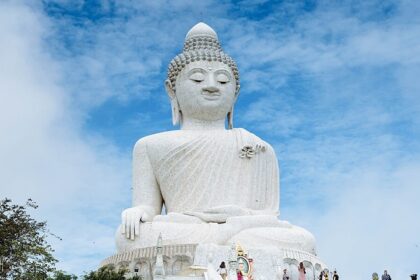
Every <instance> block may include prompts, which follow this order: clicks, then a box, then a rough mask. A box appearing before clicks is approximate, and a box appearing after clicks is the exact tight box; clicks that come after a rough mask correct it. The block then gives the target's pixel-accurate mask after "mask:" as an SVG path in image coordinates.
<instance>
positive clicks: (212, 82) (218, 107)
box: [175, 61, 236, 121]
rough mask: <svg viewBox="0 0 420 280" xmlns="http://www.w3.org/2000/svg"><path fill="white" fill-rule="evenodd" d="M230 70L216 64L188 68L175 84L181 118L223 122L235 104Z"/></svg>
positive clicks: (209, 63) (234, 84)
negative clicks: (221, 120)
mask: <svg viewBox="0 0 420 280" xmlns="http://www.w3.org/2000/svg"><path fill="white" fill-rule="evenodd" d="M235 91H236V81H235V77H234V76H233V73H232V70H231V69H230V68H229V66H227V65H226V64H224V63H222V62H218V61H195V62H191V63H189V64H187V65H186V66H185V68H184V69H182V71H181V72H180V74H179V76H178V78H177V80H176V93H175V95H176V98H177V99H178V103H179V106H180V110H181V112H182V116H183V118H194V119H199V120H205V121H214V120H220V119H224V118H225V117H226V115H227V113H228V112H229V111H230V109H231V107H232V106H233V104H234V103H235V101H236V92H235Z"/></svg>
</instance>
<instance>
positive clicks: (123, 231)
mask: <svg viewBox="0 0 420 280" xmlns="http://www.w3.org/2000/svg"><path fill="white" fill-rule="evenodd" d="M125 216H126V214H125V212H122V214H121V234H125V225H126V222H125Z"/></svg>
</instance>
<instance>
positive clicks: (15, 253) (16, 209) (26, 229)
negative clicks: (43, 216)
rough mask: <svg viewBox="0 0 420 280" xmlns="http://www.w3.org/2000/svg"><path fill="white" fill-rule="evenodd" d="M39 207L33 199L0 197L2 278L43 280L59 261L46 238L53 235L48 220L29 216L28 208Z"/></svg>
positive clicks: (0, 276)
mask: <svg viewBox="0 0 420 280" xmlns="http://www.w3.org/2000/svg"><path fill="white" fill-rule="evenodd" d="M29 208H32V209H36V208H38V206H37V205H36V203H35V202H33V201H32V200H31V199H28V200H27V201H26V203H25V204H24V205H13V204H12V201H11V200H10V199H7V198H6V199H3V200H0V279H14V280H29V279H30V280H38V279H39V280H44V279H47V277H48V274H49V273H51V272H53V271H54V269H55V264H56V262H57V260H56V259H55V258H54V257H53V255H52V252H53V251H54V250H53V249H52V248H51V246H50V245H49V244H48V243H47V241H46V238H47V237H48V236H49V235H52V236H55V235H53V234H51V233H50V232H49V231H48V230H47V227H46V222H38V221H36V220H34V219H33V218H31V217H30V215H29V214H28V213H27V209H29Z"/></svg>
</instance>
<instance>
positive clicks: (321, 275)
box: [318, 270, 324, 280]
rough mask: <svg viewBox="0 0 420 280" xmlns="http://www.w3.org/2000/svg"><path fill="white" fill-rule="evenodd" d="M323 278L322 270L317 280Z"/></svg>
mask: <svg viewBox="0 0 420 280" xmlns="http://www.w3.org/2000/svg"><path fill="white" fill-rule="evenodd" d="M323 278H324V271H323V270H322V271H321V273H320V274H319V276H318V280H322V279H323Z"/></svg>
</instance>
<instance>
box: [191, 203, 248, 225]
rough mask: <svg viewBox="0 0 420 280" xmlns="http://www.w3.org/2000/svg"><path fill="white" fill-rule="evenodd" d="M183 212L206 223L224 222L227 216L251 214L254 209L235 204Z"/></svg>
mask: <svg viewBox="0 0 420 280" xmlns="http://www.w3.org/2000/svg"><path fill="white" fill-rule="evenodd" d="M184 214H186V215H190V216H195V217H197V218H200V219H201V220H203V221H204V222H207V223H225V222H226V219H227V218H229V217H236V216H247V215H253V214H254V211H253V210H251V209H247V208H242V207H239V206H236V205H223V206H216V207H212V208H210V209H207V210H204V211H203V212H194V211H189V212H185V213H184Z"/></svg>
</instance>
